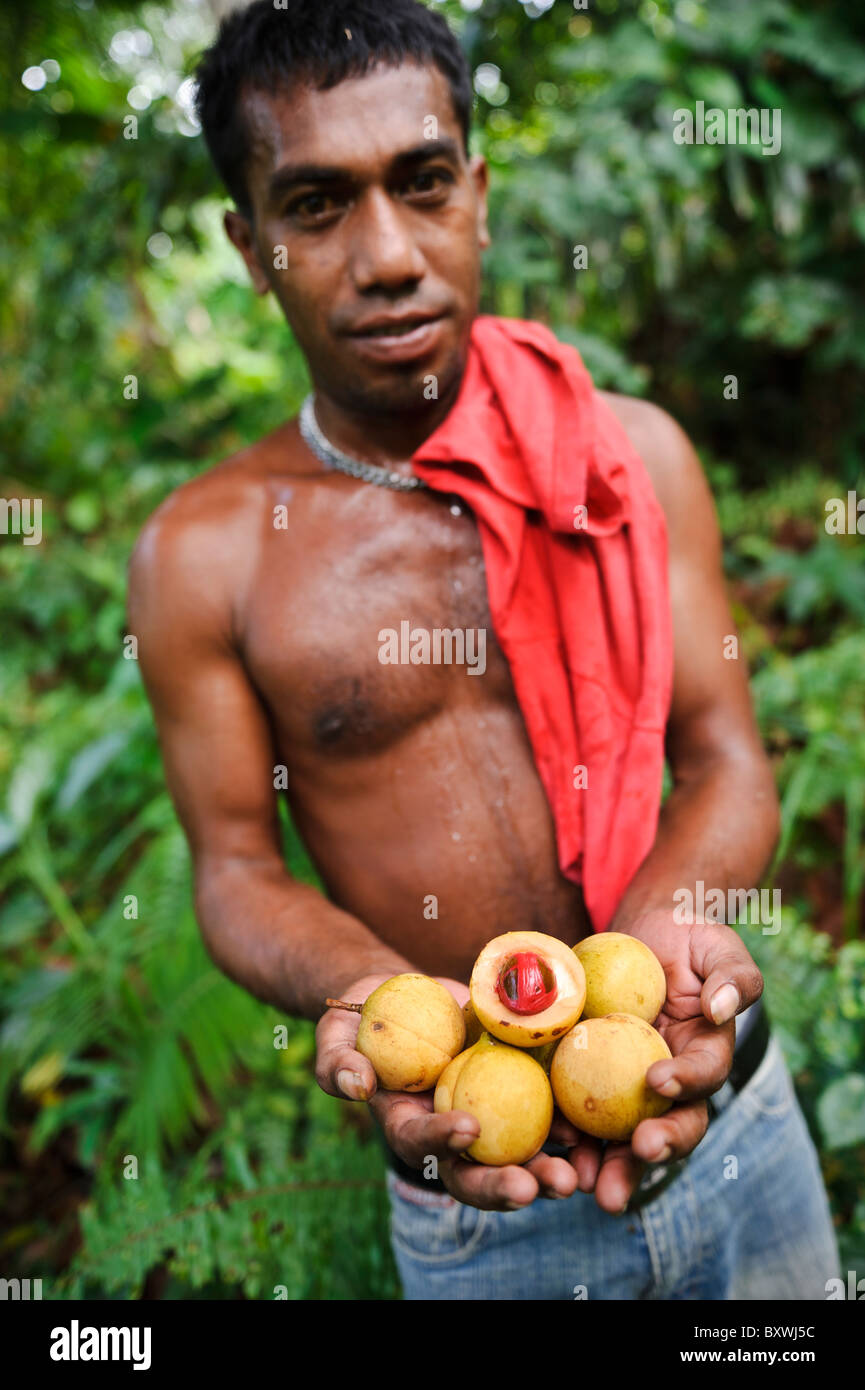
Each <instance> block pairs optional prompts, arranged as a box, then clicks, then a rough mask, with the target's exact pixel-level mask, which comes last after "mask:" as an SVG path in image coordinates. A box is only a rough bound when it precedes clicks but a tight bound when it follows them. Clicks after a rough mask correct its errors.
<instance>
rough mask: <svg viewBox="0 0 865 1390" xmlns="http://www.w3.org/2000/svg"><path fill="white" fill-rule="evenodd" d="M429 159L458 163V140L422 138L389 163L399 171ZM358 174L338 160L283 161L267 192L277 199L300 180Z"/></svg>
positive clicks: (329, 180)
mask: <svg viewBox="0 0 865 1390" xmlns="http://www.w3.org/2000/svg"><path fill="white" fill-rule="evenodd" d="M426 159H449V160H451V161H452V163H454V164H457V163H459V146H458V145H457V142H456V140H450V139H442V140H423V141H421V143H420V144H418V145H414V146H413V147H412V148H411V149H409V150H400V152H399V154H397V155H394V157H393V159H392V160H391V163H390V170H389V172H390V173H391V174H394V173H399V172H400V171H401V170H403V169H405V168H410V167H411V166H412V165H413V164H420V163H422V162H423V161H424V160H426ZM356 177H357V175H356V173H355V171H353V170H351V169H345V168H340V166H339V165H336V164H283V165H282V166H281V168H279V169H277V170H276V172H275V173H274V174H272V175H271V178H270V183H269V184H268V188H267V194H268V198H269V199H270V200H271V201H274V200H276V199H277V198H279V197H280V195H281V194H283V193H285V192H286V191H287V190H288V189H289V188H294V187H295V186H296V185H297V184H312V185H313V186H316V185H320V184H333V183H353V182H354V181H355V179H356Z"/></svg>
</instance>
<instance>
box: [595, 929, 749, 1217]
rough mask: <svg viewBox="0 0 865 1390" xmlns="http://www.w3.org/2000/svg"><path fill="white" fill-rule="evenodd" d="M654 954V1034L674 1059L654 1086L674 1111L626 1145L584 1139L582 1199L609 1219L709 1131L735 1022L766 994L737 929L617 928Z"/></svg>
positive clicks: (658, 1070) (649, 1076) (652, 1071)
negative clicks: (660, 982)
mask: <svg viewBox="0 0 865 1390" xmlns="http://www.w3.org/2000/svg"><path fill="white" fill-rule="evenodd" d="M617 930H619V931H625V932H627V934H628V935H630V936H635V937H636V938H637V939H638V940H639V941H643V942H645V944H646V945H647V946H649V947H651V949H652V950H653V951H654V953H655V955H656V956H657V957H658V959H659V960H660V962H661V964H662V965H663V967H664V974H665V975H666V977H667V999H666V1002H665V1004H664V1007H663V1009H662V1010H661V1014H660V1017H659V1018H658V1019H657V1021H656V1024H655V1026H656V1028H657V1029H658V1030H659V1032H660V1033H661V1034H662V1036H663V1037H664V1039H665V1040H666V1042H667V1046H668V1047H669V1049H670V1051H671V1052H672V1054H673V1058H672V1060H671V1061H662V1062H654V1063H653V1064H652V1066H651V1067H650V1068H649V1070H648V1072H647V1073H646V1080H647V1081H648V1083H649V1085H650V1086H651V1087H652V1088H653V1089H654V1090H656V1091H658V1092H659V1093H660V1094H661V1095H662V1096H667V1097H669V1098H670V1099H673V1100H675V1101H676V1102H677V1103H676V1105H675V1106H674V1107H673V1109H671V1110H669V1111H668V1112H667V1113H666V1115H664V1116H662V1117H660V1118H659V1119H655V1120H643V1121H642V1123H641V1124H639V1125H638V1126H637V1128H636V1129H635V1130H634V1133H633V1135H632V1136H631V1141H630V1143H629V1144H607V1145H606V1148H605V1149H603V1148H602V1145H601V1143H600V1142H599V1141H598V1140H597V1139H591V1138H589V1137H588V1136H586V1135H580V1137H579V1143H578V1144H577V1145H576V1146H575V1147H574V1149H573V1150H572V1151H571V1162H572V1163H573V1165H574V1168H575V1169H576V1172H577V1175H578V1179H579V1187H580V1190H581V1191H582V1192H594V1194H595V1200H596V1201H597V1203H598V1205H599V1206H600V1207H601V1208H602V1209H603V1210H604V1211H609V1212H614V1213H615V1212H621V1211H624V1209H625V1207H626V1206H627V1203H628V1202H629V1200H630V1198H631V1195H632V1194H633V1192H634V1191H635V1189H636V1188H637V1186H638V1185H639V1182H640V1179H641V1177H642V1175H643V1172H644V1169H645V1164H646V1163H664V1162H666V1161H667V1160H668V1159H677V1158H684V1157H685V1155H686V1154H689V1153H690V1152H691V1150H692V1149H694V1148H696V1146H697V1145H698V1144H699V1142H700V1140H701V1139H702V1137H703V1135H704V1134H705V1132H706V1128H707V1126H708V1123H709V1118H708V1111H707V1109H706V1103H705V1097H706V1096H710V1095H712V1094H713V1092H715V1091H717V1090H719V1089H720V1087H721V1086H723V1084H724V1082H725V1080H726V1078H727V1075H728V1073H729V1071H730V1067H731V1065H732V1062H733V1049H734V1045H735V1041H736V1025H735V1023H734V1022H733V1020H734V1018H735V1015H736V1014H738V1013H741V1012H742V1010H743V1009H746V1008H748V1006H749V1005H750V1004H753V1003H755V1001H756V1000H757V999H759V998H760V995H761V994H762V993H763V977H762V975H761V974H760V971H759V970H758V969H757V966H756V965H755V964H754V962H753V960H752V959H751V956H750V955H749V953H748V951H747V949H746V947H745V946H744V944H743V942H742V940H741V938H740V937H739V936H738V934H737V933H736V932H735V931H734V930H733V929H732V927H727V926H723V925H720V924H716V923H713V922H703V921H697V922H693V923H677V922H675V921H674V920H673V916H672V912H667V911H654V912H648V913H646V914H645V915H644V916H642V917H639V918H637V919H636V920H635V921H633V922H631V923H630V924H628V925H627V926H619V927H617Z"/></svg>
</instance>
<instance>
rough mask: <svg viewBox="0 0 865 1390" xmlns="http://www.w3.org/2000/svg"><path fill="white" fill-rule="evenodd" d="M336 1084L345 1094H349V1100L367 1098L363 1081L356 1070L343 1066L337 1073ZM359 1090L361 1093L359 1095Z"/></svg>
mask: <svg viewBox="0 0 865 1390" xmlns="http://www.w3.org/2000/svg"><path fill="white" fill-rule="evenodd" d="M336 1084H337V1086H338V1087H339V1089H340V1090H341V1091H342V1093H343V1095H344V1096H348V1098H349V1100H357V1099H362V1100H365V1099H366V1092H365V1090H364V1085H363V1082H362V1081H361V1079H360V1077H359V1076H358V1074H357V1072H356V1071H348V1070H347V1069H346V1068H343V1070H342V1071H338V1072H337V1074H336ZM353 1092H354V1094H353ZM358 1092H359V1093H360V1094H359V1095H358Z"/></svg>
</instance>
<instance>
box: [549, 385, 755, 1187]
mask: <svg viewBox="0 0 865 1390" xmlns="http://www.w3.org/2000/svg"><path fill="white" fill-rule="evenodd" d="M614 401H615V405H614V408H615V409H616V413H617V414H618V415H619V417H620V419H622V422H623V423H624V424H625V427H626V428H627V429H628V433H629V434H630V436H631V439H632V441H633V443H634V444H635V446H636V447H637V449H638V451H639V452H640V454H641V456H642V458H643V460H644V462H645V463H646V467H647V469H648V471H649V474H650V476H651V479H652V483H653V486H654V488H655V492H656V495H657V497H658V500H659V501H660V503H661V506H662V507H663V509H664V513H665V516H666V519H667V530H668V537H669V573H670V601H671V608H672V617H673V634H674V689H673V702H672V709H671V715H670V720H669V725H668V737H667V752H668V757H669V761H670V766H671V771H672V775H673V783H674V789H673V791H672V793H671V795H670V797H669V798H668V800H667V802H666V803H665V805H664V808H663V810H662V814H661V818H660V822H659V827H658V834H657V837H656V840H655V844H654V846H653V848H652V850H651V851H650V853H649V854H648V855H647V857H646V859H645V860H644V862H643V864H642V865H641V867H640V869H639V870H638V872H637V873H636V875H635V876H634V878H633V880H632V881H631V883H630V885H629V887H628V889H627V891H626V892H625V894H624V896H623V898H622V901H621V903H620V904H619V907H618V909H617V911H616V914H615V917H614V919H613V921H612V922H611V924H610V929H611V930H614V931H621V932H626V933H628V934H630V935H633V936H637V937H639V938H640V939H641V940H642V941H644V942H645V943H646V944H647V945H648V946H650V947H651V948H652V950H653V951H654V952H655V954H656V955H657V956H658V957H659V959H660V960H661V962H662V964H663V966H664V970H665V974H666V976H667V1001H666V1003H665V1005H664V1009H663V1011H662V1014H661V1017H660V1019H659V1020H658V1023H657V1026H658V1027H659V1028H660V1030H661V1032H662V1033H663V1035H664V1037H665V1039H666V1041H667V1043H668V1044H669V1046H670V1049H671V1051H672V1053H673V1059H672V1061H665V1062H656V1063H655V1064H654V1065H653V1066H652V1067H650V1068H649V1071H648V1072H647V1078H646V1079H647V1081H648V1083H649V1085H651V1086H652V1087H654V1088H655V1089H656V1090H658V1091H659V1092H661V1094H663V1095H665V1096H668V1097H669V1098H671V1099H674V1100H675V1101H676V1105H675V1106H674V1108H673V1109H672V1110H670V1111H668V1112H667V1113H666V1115H664V1116H663V1117H661V1118H659V1119H655V1120H644V1121H643V1122H642V1124H640V1125H639V1126H638V1127H637V1129H636V1130H635V1131H634V1134H633V1136H632V1138H631V1142H630V1144H620V1145H607V1147H606V1150H605V1151H604V1153H603V1157H602V1155H601V1151H600V1147H599V1146H598V1145H597V1144H595V1143H594V1142H591V1141H583V1140H581V1141H580V1144H579V1146H578V1147H577V1149H576V1150H575V1152H574V1154H573V1157H572V1161H573V1162H574V1166H575V1168H576V1171H577V1174H578V1178H579V1185H580V1188H581V1189H582V1190H583V1191H594V1193H595V1198H596V1200H597V1202H598V1204H599V1205H600V1206H602V1207H603V1208H604V1209H605V1210H607V1211H610V1212H616V1211H621V1210H622V1209H623V1207H624V1205H625V1203H626V1202H627V1201H628V1199H629V1197H630V1195H631V1193H632V1192H633V1191H634V1189H635V1188H636V1186H637V1185H638V1183H639V1181H640V1177H641V1175H642V1172H643V1166H644V1164H645V1163H646V1162H664V1161H666V1160H667V1159H670V1158H673V1159H675V1158H682V1157H684V1156H685V1155H686V1154H688V1153H690V1151H691V1150H692V1149H693V1148H694V1147H695V1146H696V1145H697V1144H698V1143H699V1142H700V1139H701V1138H702V1137H703V1134H704V1133H705V1131H706V1127H707V1124H708V1114H707V1110H706V1104H705V1098H706V1097H707V1096H709V1095H711V1094H713V1092H715V1091H717V1090H718V1089H719V1087H720V1086H722V1085H723V1083H724V1081H725V1079H726V1077H727V1075H728V1073H729V1070H730V1066H731V1064H732V1060H733V1048H734V1045H735V1024H734V1023H733V1019H734V1017H735V1015H736V1014H737V1013H740V1012H741V1011H742V1010H743V1009H745V1008H747V1007H748V1006H749V1005H750V1004H752V1003H753V1002H754V1001H755V1000H756V999H758V998H759V997H760V994H761V993H762V988H763V981H762V977H761V975H760V972H759V970H758V969H757V966H756V965H755V964H754V962H753V960H752V959H751V956H750V955H749V953H748V951H747V949H746V948H745V946H744V944H743V942H742V941H741V938H740V937H739V936H738V934H737V933H736V932H735V931H734V930H733V928H731V927H729V926H725V925H723V924H715V923H709V924H706V923H702V922H699V921H698V922H695V923H693V924H688V923H681V922H679V921H677V919H676V918H675V917H674V908H675V906H676V899H675V898H674V894H675V892H676V891H677V890H678V889H683V888H690V889H691V890H692V891H693V889H694V887H695V884H696V881H697V880H699V879H702V880H703V882H704V884H705V886H706V889H707V890H708V889H709V888H715V887H717V888H722V889H724V890H725V891H726V889H727V888H728V887H735V888H743V889H747V888H750V887H753V886H754V885H755V884H756V883H757V882H758V881H759V879H760V877H761V875H762V874H763V872H764V871H765V868H766V865H767V863H768V861H769V858H770V856H771V854H772V851H773V848H774V846H775V843H776V841H777V836H778V801H777V795H776V792H775V786H774V780H773V777H772V772H771V768H770V766H769V763H768V759H767V758H766V755H765V753H764V750H763V748H762V745H761V743H760V738H759V734H758V731H757V727H756V723H755V720H754V715H753V711H752V708H751V701H750V695H749V691H748V680H747V672H746V669H745V664H744V661H743V659H742V658H741V656H737V657H736V658H735V659H729V653H730V651H731V646H730V639H731V638H735V635H736V630H735V626H734V623H733V618H732V614H731V613H730V608H729V604H728V601H727V597H726V591H725V584H724V578H723V573H722V567H721V542H720V535H719V531H718V524H717V519H716V516H715V509H714V505H713V502H712V498H711V494H710V492H709V489H708V486H707V484H706V481H705V479H704V477H703V472H702V468H701V467H700V463H699V460H698V458H697V456H696V454H695V452H694V450H693V448H692V446H691V444H690V442H689V441H688V439H687V437H686V435H685V434H684V433H683V432H682V430H681V429H679V427H678V426H677V425H676V424H675V423H674V422H673V421H672V420H671V419H670V417H669V416H667V415H666V414H665V413H664V412H663V411H661V410H658V409H657V408H656V407H653V406H647V405H645V404H644V403H642V402H625V401H623V400H622V399H621V398H611V399H610V403H611V404H613V402H614ZM725 653H727V655H725Z"/></svg>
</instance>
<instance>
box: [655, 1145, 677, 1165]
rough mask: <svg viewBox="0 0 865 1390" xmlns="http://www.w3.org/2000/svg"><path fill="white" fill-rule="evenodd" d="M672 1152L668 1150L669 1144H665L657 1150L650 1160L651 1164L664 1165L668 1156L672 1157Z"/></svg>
mask: <svg viewBox="0 0 865 1390" xmlns="http://www.w3.org/2000/svg"><path fill="white" fill-rule="evenodd" d="M672 1152H673V1150H672V1149H671V1148H670V1146H669V1144H665V1145H664V1147H663V1148H662V1149H659V1150H658V1152H657V1153H656V1154H655V1156H654V1158H653V1159H652V1162H653V1163H666V1161H667V1159H668V1158H670V1156H671V1155H672Z"/></svg>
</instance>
